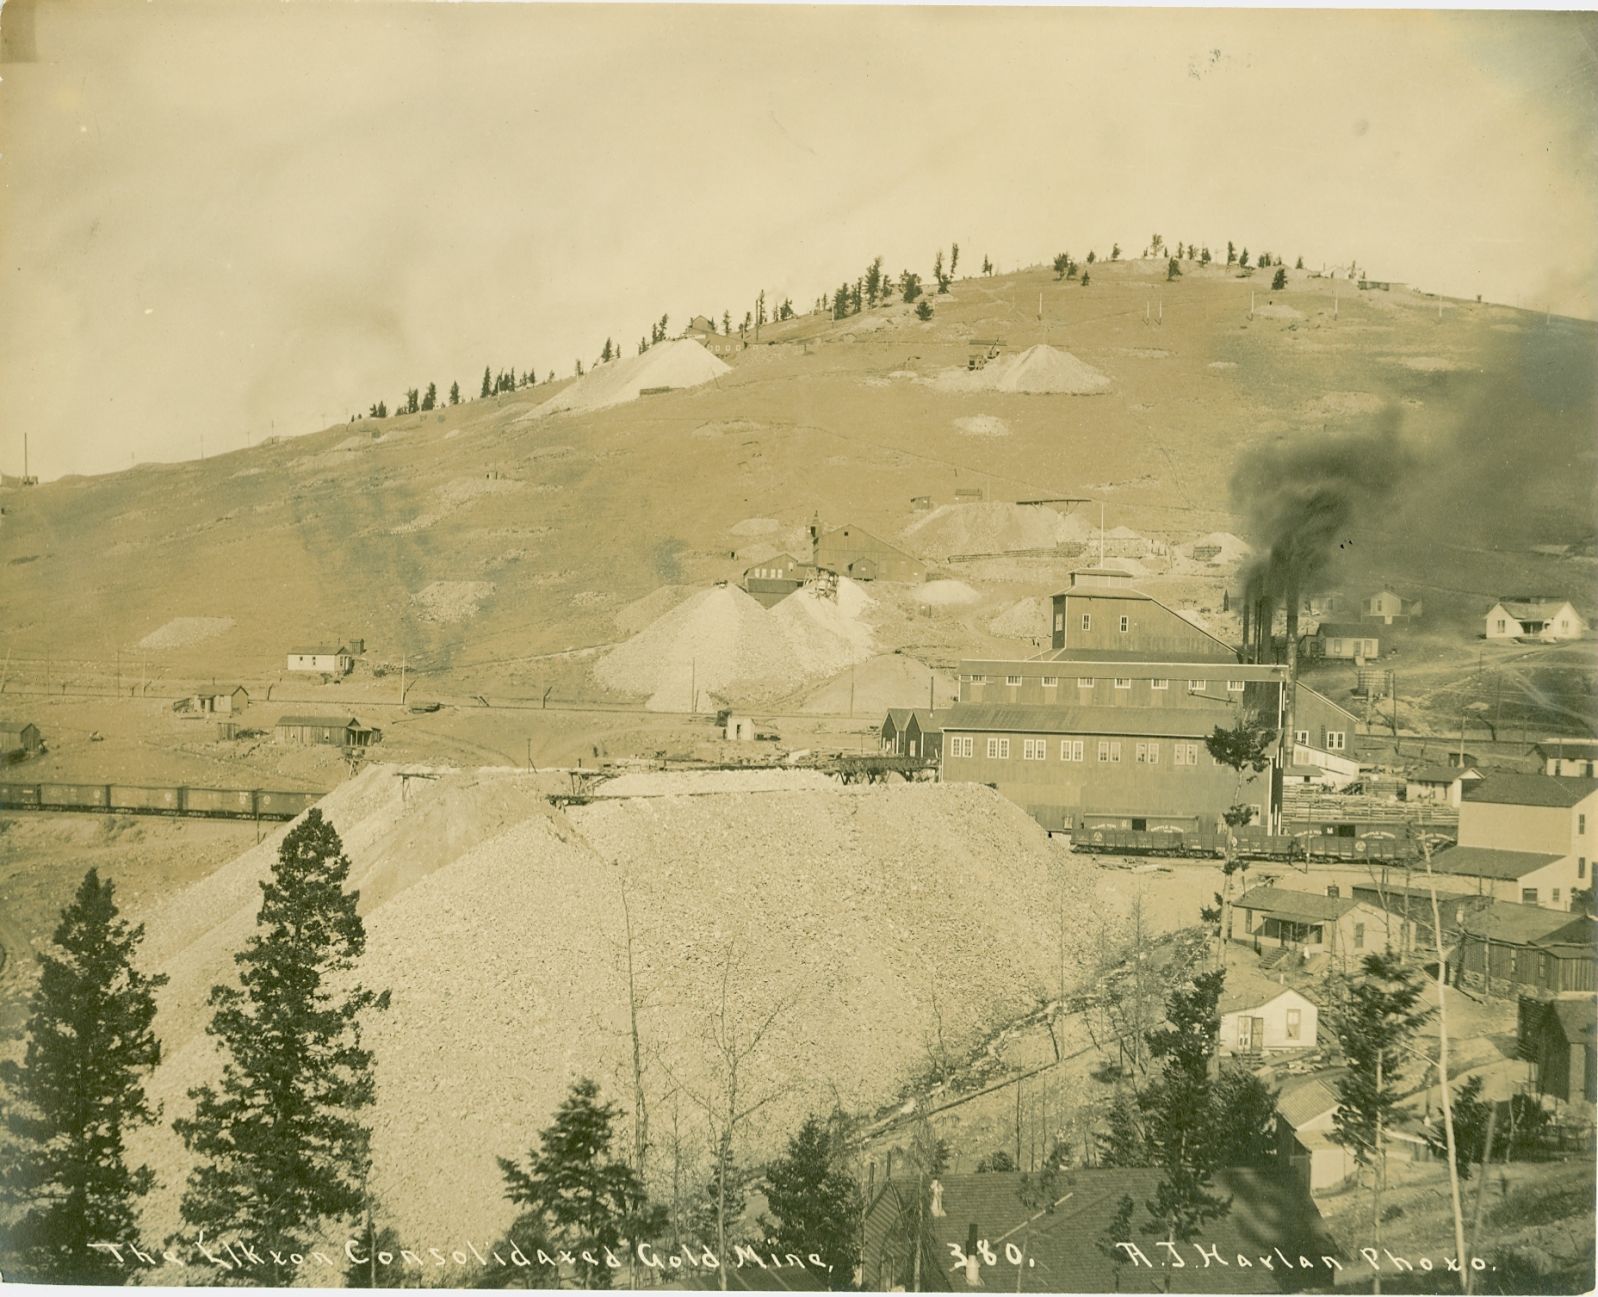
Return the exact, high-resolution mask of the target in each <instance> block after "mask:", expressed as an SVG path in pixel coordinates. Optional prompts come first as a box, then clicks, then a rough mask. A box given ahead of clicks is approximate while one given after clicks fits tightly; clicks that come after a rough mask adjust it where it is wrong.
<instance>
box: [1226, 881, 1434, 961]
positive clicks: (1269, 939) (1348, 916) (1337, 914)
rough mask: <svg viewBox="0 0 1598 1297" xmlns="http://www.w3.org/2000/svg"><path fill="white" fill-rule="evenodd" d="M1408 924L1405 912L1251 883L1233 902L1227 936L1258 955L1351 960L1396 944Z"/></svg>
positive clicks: (1356, 901)
mask: <svg viewBox="0 0 1598 1297" xmlns="http://www.w3.org/2000/svg"><path fill="white" fill-rule="evenodd" d="M1404 924H1405V920H1404V918H1403V916H1402V915H1395V914H1391V913H1389V912H1387V911H1384V910H1380V909H1378V908H1377V907H1375V906H1373V905H1367V904H1366V903H1365V902H1364V901H1360V900H1356V899H1354V898H1352V897H1347V896H1324V895H1321V894H1319V893H1316V892H1299V891H1292V890H1290V889H1288V888H1285V887H1272V886H1269V885H1266V886H1263V887H1251V888H1250V889H1249V890H1248V891H1246V892H1244V893H1243V895H1242V896H1240V897H1238V898H1237V900H1235V901H1234V902H1233V903H1232V914H1231V931H1230V932H1229V933H1228V934H1227V935H1228V936H1229V937H1230V939H1231V940H1233V941H1236V942H1239V943H1241V944H1243V945H1248V946H1252V947H1254V949H1255V951H1256V952H1257V953H1264V952H1266V951H1269V950H1289V951H1292V952H1294V953H1295V954H1298V955H1300V956H1303V957H1306V958H1307V957H1309V956H1312V955H1326V956H1328V957H1329V958H1331V959H1332V960H1334V961H1338V962H1345V963H1349V964H1352V963H1354V962H1355V961H1357V960H1360V959H1363V958H1364V957H1365V956H1366V955H1367V954H1370V953H1372V952H1374V951H1379V950H1383V949H1385V948H1387V947H1389V946H1391V947H1395V948H1396V947H1398V946H1399V945H1400V942H1401V939H1402V937H1403V928H1404Z"/></svg>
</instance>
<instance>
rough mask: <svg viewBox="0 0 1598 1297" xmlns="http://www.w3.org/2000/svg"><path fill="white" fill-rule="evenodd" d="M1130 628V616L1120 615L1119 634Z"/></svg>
mask: <svg viewBox="0 0 1598 1297" xmlns="http://www.w3.org/2000/svg"><path fill="white" fill-rule="evenodd" d="M1131 629H1132V619H1131V618H1130V617H1122V618H1121V634H1123V635H1125V634H1126V633H1127V631H1129V630H1131Z"/></svg>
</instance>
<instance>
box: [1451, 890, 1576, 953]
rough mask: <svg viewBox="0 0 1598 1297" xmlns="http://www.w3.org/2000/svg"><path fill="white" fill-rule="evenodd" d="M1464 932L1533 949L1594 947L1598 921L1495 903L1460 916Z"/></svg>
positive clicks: (1513, 903) (1527, 906)
mask: <svg viewBox="0 0 1598 1297" xmlns="http://www.w3.org/2000/svg"><path fill="white" fill-rule="evenodd" d="M1459 929H1460V931H1461V932H1465V933H1468V934H1470V935H1471V936H1473V937H1481V938H1483V939H1484V940H1487V941H1502V942H1506V943H1510V944H1514V945H1522V946H1530V945H1544V944H1548V943H1557V944H1560V945H1564V944H1567V943H1574V944H1577V945H1582V944H1587V945H1590V944H1591V943H1592V940H1593V933H1594V932H1595V931H1598V920H1593V919H1589V918H1586V917H1585V916H1583V915H1577V914H1570V913H1568V912H1561V911H1559V910H1545V909H1543V908H1542V907H1541V906H1538V905H1520V904H1517V903H1516V902H1514V901H1492V902H1490V903H1487V904H1483V905H1481V906H1479V907H1473V908H1471V909H1469V910H1466V911H1465V912H1464V913H1462V914H1461V915H1460V916H1459Z"/></svg>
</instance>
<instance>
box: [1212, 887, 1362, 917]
mask: <svg viewBox="0 0 1598 1297" xmlns="http://www.w3.org/2000/svg"><path fill="white" fill-rule="evenodd" d="M1236 904H1237V907H1238V909H1240V910H1260V911H1263V912H1265V913H1269V914H1285V915H1286V916H1287V917H1288V918H1291V919H1308V920H1309V921H1311V922H1313V923H1326V922H1330V921H1334V920H1337V919H1340V918H1342V917H1343V916H1344V915H1345V914H1347V913H1348V912H1349V911H1350V910H1352V909H1353V908H1354V907H1355V906H1357V905H1359V904H1360V902H1359V901H1356V900H1353V899H1352V898H1350V897H1347V896H1321V895H1319V894H1317V893H1315V892H1295V891H1292V890H1291V889H1290V888H1286V887H1251V888H1249V890H1248V891H1246V892H1244V893H1243V895H1242V896H1240V897H1238V898H1237V902H1236Z"/></svg>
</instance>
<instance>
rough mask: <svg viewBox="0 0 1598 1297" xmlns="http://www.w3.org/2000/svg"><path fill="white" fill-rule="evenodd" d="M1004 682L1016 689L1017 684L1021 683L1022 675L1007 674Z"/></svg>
mask: <svg viewBox="0 0 1598 1297" xmlns="http://www.w3.org/2000/svg"><path fill="white" fill-rule="evenodd" d="M1004 683H1005V684H1007V685H1009V686H1010V688H1012V689H1014V688H1015V687H1016V686H1017V685H1019V684H1020V683H1021V677H1020V676H1005V677H1004Z"/></svg>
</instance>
